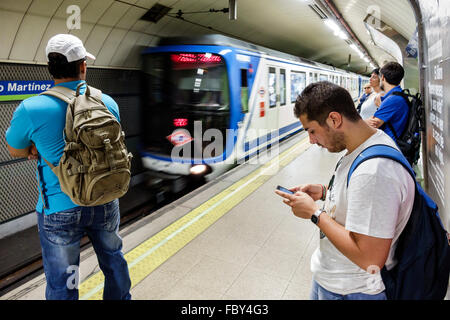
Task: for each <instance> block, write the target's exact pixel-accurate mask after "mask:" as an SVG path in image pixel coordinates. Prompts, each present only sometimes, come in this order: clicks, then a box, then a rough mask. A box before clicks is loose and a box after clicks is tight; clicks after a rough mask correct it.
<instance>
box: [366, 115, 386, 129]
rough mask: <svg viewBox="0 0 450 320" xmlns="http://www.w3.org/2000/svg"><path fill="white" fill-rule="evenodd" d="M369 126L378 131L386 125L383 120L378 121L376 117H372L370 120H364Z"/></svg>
mask: <svg viewBox="0 0 450 320" xmlns="http://www.w3.org/2000/svg"><path fill="white" fill-rule="evenodd" d="M364 121H365V122H366V123H367V124H368V125H369V126H371V127H372V128H375V129H378V128H379V127H381V126H382V125H383V124H384V121H383V120H381V119H378V118H376V117H374V116H372V117H370V118H369V119H365V120H364Z"/></svg>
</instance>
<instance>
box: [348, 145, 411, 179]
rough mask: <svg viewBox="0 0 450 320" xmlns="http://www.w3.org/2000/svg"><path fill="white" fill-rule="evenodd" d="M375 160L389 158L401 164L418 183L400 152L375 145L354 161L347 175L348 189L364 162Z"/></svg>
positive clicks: (385, 146) (389, 147)
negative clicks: (351, 179) (358, 168)
mask: <svg viewBox="0 0 450 320" xmlns="http://www.w3.org/2000/svg"><path fill="white" fill-rule="evenodd" d="M373 158H387V159H391V160H394V161H396V162H398V163H400V164H401V165H402V166H403V167H404V168H405V169H406V170H407V171H408V172H409V174H410V175H411V177H412V178H413V180H414V181H416V174H415V173H414V170H413V169H412V168H411V165H410V164H409V162H408V160H406V158H405V157H404V156H403V154H402V153H401V152H400V151H398V150H397V149H395V148H394V147H391V146H388V145H385V144H375V145H373V146H370V147H367V148H366V149H364V150H363V151H361V153H360V154H359V155H358V156H357V157H356V159H355V160H354V161H353V163H352V165H351V166H350V170H349V171H348V175H347V187H348V184H349V182H350V177H351V176H352V174H353V172H354V171H355V169H356V168H357V167H358V166H359V165H360V164H361V163H363V162H364V161H366V160H369V159H373Z"/></svg>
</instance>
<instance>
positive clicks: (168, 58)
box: [146, 53, 229, 111]
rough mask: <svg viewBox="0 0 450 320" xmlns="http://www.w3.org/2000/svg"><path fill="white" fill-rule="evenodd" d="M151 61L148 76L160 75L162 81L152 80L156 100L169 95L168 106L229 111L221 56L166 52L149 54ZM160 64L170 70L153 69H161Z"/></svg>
mask: <svg viewBox="0 0 450 320" xmlns="http://www.w3.org/2000/svg"><path fill="white" fill-rule="evenodd" d="M149 60H150V63H149V64H148V68H147V70H146V73H147V74H151V75H158V78H159V79H153V81H152V82H153V85H152V89H153V90H156V92H153V93H151V94H152V95H154V96H155V100H156V101H158V100H159V99H158V98H160V97H163V96H166V99H165V101H166V103H167V102H168V101H171V103H172V104H173V105H175V106H190V107H194V108H196V109H200V110H219V111H227V110H229V94H228V91H229V89H228V76H227V69H226V65H225V61H224V60H223V58H222V57H221V56H219V55H216V54H212V53H164V54H155V55H149ZM161 63H163V64H164V65H165V66H167V67H168V68H166V69H165V72H164V73H163V74H160V73H158V71H157V70H154V69H153V68H154V67H156V68H157V69H158V67H159V65H160V64H161ZM148 69H150V70H148ZM161 78H163V80H162V79H161ZM160 82H162V83H164V85H160V84H159V83H160ZM163 86H165V88H164V87H163ZM169 92H170V94H168V95H167V94H165V93H169Z"/></svg>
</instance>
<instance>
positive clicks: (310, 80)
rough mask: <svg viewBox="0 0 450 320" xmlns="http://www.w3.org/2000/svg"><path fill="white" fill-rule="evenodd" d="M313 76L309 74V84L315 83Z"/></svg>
mask: <svg viewBox="0 0 450 320" xmlns="http://www.w3.org/2000/svg"><path fill="white" fill-rule="evenodd" d="M313 81H314V80H313V74H312V72H310V73H309V84H311V83H313Z"/></svg>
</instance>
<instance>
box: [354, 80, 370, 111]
mask: <svg viewBox="0 0 450 320" xmlns="http://www.w3.org/2000/svg"><path fill="white" fill-rule="evenodd" d="M363 90H364V92H363V94H362V95H361V97H359V100H358V106H357V107H356V110H357V111H358V112H361V107H362V105H363V103H364V102H365V101H366V100H367V98H368V97H369V96H370V95H371V93H372V87H371V86H370V84H369V83H367V84H365V85H364V88H363Z"/></svg>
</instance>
